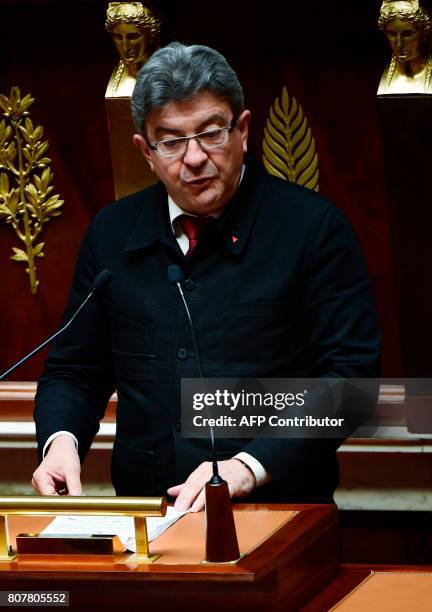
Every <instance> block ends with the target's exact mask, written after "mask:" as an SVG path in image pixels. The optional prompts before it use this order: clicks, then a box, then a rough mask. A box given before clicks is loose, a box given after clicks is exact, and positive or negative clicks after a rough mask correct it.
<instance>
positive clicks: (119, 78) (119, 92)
mask: <svg viewBox="0 0 432 612" xmlns="http://www.w3.org/2000/svg"><path fill="white" fill-rule="evenodd" d="M105 27H106V29H107V30H108V32H109V33H110V34H111V36H112V39H113V41H114V44H115V46H116V48H117V51H118V52H119V55H120V62H119V64H118V66H117V67H116V68H115V69H114V71H113V73H112V75H111V78H110V80H109V83H108V87H107V91H106V97H109V98H123V97H130V96H131V95H132V92H133V88H134V86H135V81H136V74H137V72H138V70H139V69H140V68H141V66H142V65H143V64H144V63H145V62H146V61H147V59H148V58H149V57H150V55H151V54H152V53H153V52H154V51H155V50H156V49H157V48H158V47H159V44H160V38H159V36H160V28H161V21H160V19H159V18H158V17H157V16H156V15H155V14H154V13H153V12H152V11H151V10H150V9H149V8H147V7H146V6H144V5H143V4H142V3H141V2H110V3H109V5H108V9H107V16H106V21H105Z"/></svg>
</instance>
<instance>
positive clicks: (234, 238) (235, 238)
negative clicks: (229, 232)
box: [231, 236, 238, 244]
mask: <svg viewBox="0 0 432 612" xmlns="http://www.w3.org/2000/svg"><path fill="white" fill-rule="evenodd" d="M231 238H232V241H233V244H235V243H236V242H238V238H237V236H231Z"/></svg>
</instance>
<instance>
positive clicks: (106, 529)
mask: <svg viewBox="0 0 432 612" xmlns="http://www.w3.org/2000/svg"><path fill="white" fill-rule="evenodd" d="M188 512H189V510H186V511H185V512H177V510H175V509H174V508H172V507H171V506H168V508H167V513H166V515H165V516H161V517H159V516H151V517H149V518H148V519H147V534H148V539H149V542H151V541H152V540H154V539H155V538H157V537H158V536H159V535H160V534H161V533H163V532H164V531H165V530H166V529H168V527H170V526H171V525H172V524H173V523H175V522H176V521H177V520H178V519H179V518H181V517H182V516H184V515H185V514H187V513H188ZM41 533H43V534H46V535H54V534H55V535H116V536H118V538H119V540H120V541H121V543H122V544H123V545H124V547H125V548H126V549H127V550H131V551H132V552H135V551H136V543H135V527H134V520H133V517H132V516H58V517H57V518H55V519H54V520H53V521H52V522H51V523H50V524H49V525H48V527H46V528H45V529H44V530H43V531H42V532H41Z"/></svg>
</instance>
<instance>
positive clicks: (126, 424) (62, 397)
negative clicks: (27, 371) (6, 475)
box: [35, 160, 379, 502]
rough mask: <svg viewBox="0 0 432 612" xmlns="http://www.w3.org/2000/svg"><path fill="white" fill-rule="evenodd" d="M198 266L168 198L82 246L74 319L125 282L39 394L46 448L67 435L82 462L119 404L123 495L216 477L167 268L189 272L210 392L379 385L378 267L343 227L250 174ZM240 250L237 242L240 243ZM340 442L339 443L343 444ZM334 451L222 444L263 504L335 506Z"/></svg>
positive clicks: (125, 203)
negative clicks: (221, 380) (282, 381)
mask: <svg viewBox="0 0 432 612" xmlns="http://www.w3.org/2000/svg"><path fill="white" fill-rule="evenodd" d="M206 231H207V234H206V236H205V237H203V239H202V240H201V241H200V243H199V244H198V246H197V247H196V249H195V251H194V253H193V255H192V257H191V258H190V260H189V261H188V262H186V260H185V258H184V256H183V254H182V252H181V250H180V248H179V245H178V244H177V242H176V239H175V237H174V235H173V233H172V230H171V227H170V224H169V216H168V206H167V194H166V191H165V189H164V187H163V185H162V184H157V185H155V186H153V187H150V188H149V189H146V190H145V191H142V192H139V193H136V194H133V195H131V196H128V197H126V198H123V199H122V200H121V201H120V202H118V203H114V204H112V205H110V206H108V207H107V208H105V209H103V210H102V211H101V212H100V213H99V214H98V215H97V216H96V218H95V220H94V222H93V223H92V225H91V227H90V229H89V230H88V233H87V235H86V237H85V239H84V242H83V245H82V248H81V252H80V256H79V259H78V264H77V269H76V272H75V276H74V281H73V286H72V290H71V296H70V303H69V307H68V309H67V311H66V315H65V317H68V316H69V315H70V313H71V312H72V311H73V310H74V309H75V308H76V307H77V305H78V303H79V302H80V301H81V300H82V299H83V297H84V296H85V295H86V294H87V293H88V291H89V288H90V287H91V285H92V281H93V279H94V278H95V276H96V275H97V274H98V273H99V272H100V271H101V270H102V269H104V268H108V269H110V270H111V271H112V274H113V277H112V281H111V282H110V283H109V285H108V286H107V287H106V288H105V289H104V290H103V291H102V292H101V293H100V295H98V296H97V297H95V298H93V299H92V301H91V303H89V305H88V306H87V307H86V308H85V310H83V311H82V313H81V314H80V318H79V319H77V320H76V321H75V322H74V323H73V325H72V326H71V328H70V330H68V332H66V333H65V334H64V335H63V336H62V337H61V338H60V339H59V340H58V341H57V343H56V344H55V346H54V347H53V349H52V351H51V354H50V356H49V358H48V360H47V362H46V366H45V371H44V374H43V376H42V378H41V380H40V381H39V387H38V393H37V404H36V410H35V420H36V424H37V437H38V443H39V448H42V447H43V445H44V443H45V441H46V440H47V438H48V437H49V436H50V435H51V434H52V433H53V432H55V431H59V430H68V431H71V432H72V433H74V434H75V436H76V437H77V439H78V440H79V453H80V456H81V458H82V459H83V458H84V456H85V455H86V453H87V451H88V449H89V447H90V445H91V443H92V440H93V437H94V435H95V434H96V432H97V430H98V423H99V419H101V418H102V416H103V414H104V410H105V406H106V403H107V400H108V398H109V396H110V395H111V393H112V392H113V391H114V390H115V389H117V393H118V407H117V436H116V441H115V445H114V450H113V459H112V479H113V484H114V487H115V489H116V491H117V493H118V494H121V495H163V494H165V492H166V488H167V487H168V486H172V485H174V484H179V483H181V482H183V481H184V480H185V478H187V476H188V475H189V474H190V473H191V472H192V471H193V470H194V468H196V467H197V466H198V465H199V464H200V463H201V462H202V461H204V460H208V459H209V444H208V442H207V441H206V440H200V439H185V438H182V437H181V433H180V381H181V379H182V378H183V377H192V378H193V377H197V361H196V356H195V354H194V350H193V346H192V341H191V334H190V329H189V326H188V324H187V319H186V314H185V310H184V307H183V305H182V304H181V302H180V298H179V294H178V291H177V288H176V287H175V286H174V285H172V284H171V283H170V282H169V281H168V277H167V268H168V266H170V265H171V264H177V265H179V266H180V267H181V268H182V269H183V270H184V274H185V278H186V279H188V280H187V281H186V282H185V283H184V287H185V292H186V295H187V299H188V302H189V307H190V309H191V312H192V316H193V319H194V325H195V329H196V336H197V338H198V345H199V350H200V355H201V360H202V364H203V371H204V375H205V376H206V377H225V378H230V377H237V376H242V377H251V378H252V377H261V378H264V377H269V378H270V377H277V378H283V377H327V376H341V377H376V376H378V356H379V334H378V331H377V323H376V318H375V311H374V306H373V300H372V297H371V292H370V285H369V280H368V276H367V272H366V269H365V265H364V262H363V259H362V256H361V254H360V251H359V248H358V245H357V241H356V239H355V236H354V234H353V231H352V229H351V227H350V226H349V224H348V223H347V221H346V220H345V218H344V216H343V215H342V214H341V212H340V211H339V210H338V209H337V208H336V207H335V206H333V205H331V204H330V203H328V202H327V201H326V200H324V199H323V198H322V197H321V196H320V195H318V194H316V193H314V192H312V191H310V190H307V189H303V188H301V187H298V186H296V185H293V184H291V183H288V182H285V181H282V180H279V179H276V178H273V177H271V176H269V175H268V174H267V173H266V172H265V171H264V170H263V169H262V168H261V167H260V166H258V165H257V164H256V162H254V161H251V160H249V161H248V163H247V168H246V172H245V176H244V178H243V181H242V183H241V185H240V187H239V189H238V192H237V194H236V195H235V197H234V199H233V200H232V201H231V202H230V203H229V205H228V206H227V208H226V209H225V211H224V214H223V216H222V217H221V218H220V219H219V220H218V221H217V223H216V224H214V225H213V226H212V227H210V228H208V230H206ZM233 238H234V239H233ZM339 442H340V441H339ZM336 446H337V444H336V442H335V441H334V440H302V439H290V440H282V439H278V440H268V439H255V440H244V439H243V440H239V439H221V440H217V449H218V456H219V457H220V458H228V457H231V456H233V455H234V454H235V453H236V452H238V451H239V450H245V451H246V452H249V453H250V454H251V455H253V456H254V457H256V458H257V459H258V460H259V461H260V462H261V463H262V464H263V465H264V467H265V468H266V469H267V471H268V472H269V473H270V474H271V475H272V478H273V480H272V482H271V483H270V484H269V485H266V486H264V487H262V488H261V489H258V490H257V491H256V492H255V494H254V497H253V499H256V500H263V501H285V502H287V501H299V502H314V501H317V502H319V501H330V500H331V497H332V493H333V491H334V488H335V487H336V485H337V480H338V472H337V462H336V456H335V450H336Z"/></svg>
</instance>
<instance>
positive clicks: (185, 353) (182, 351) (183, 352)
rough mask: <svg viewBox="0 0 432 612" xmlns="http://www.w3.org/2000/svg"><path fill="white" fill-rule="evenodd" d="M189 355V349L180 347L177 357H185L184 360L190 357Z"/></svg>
mask: <svg viewBox="0 0 432 612" xmlns="http://www.w3.org/2000/svg"><path fill="white" fill-rule="evenodd" d="M188 355H189V353H188V351H187V349H185V348H181V349H179V350H178V351H177V357H178V358H179V359H183V360H184V359H187V358H188Z"/></svg>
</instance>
